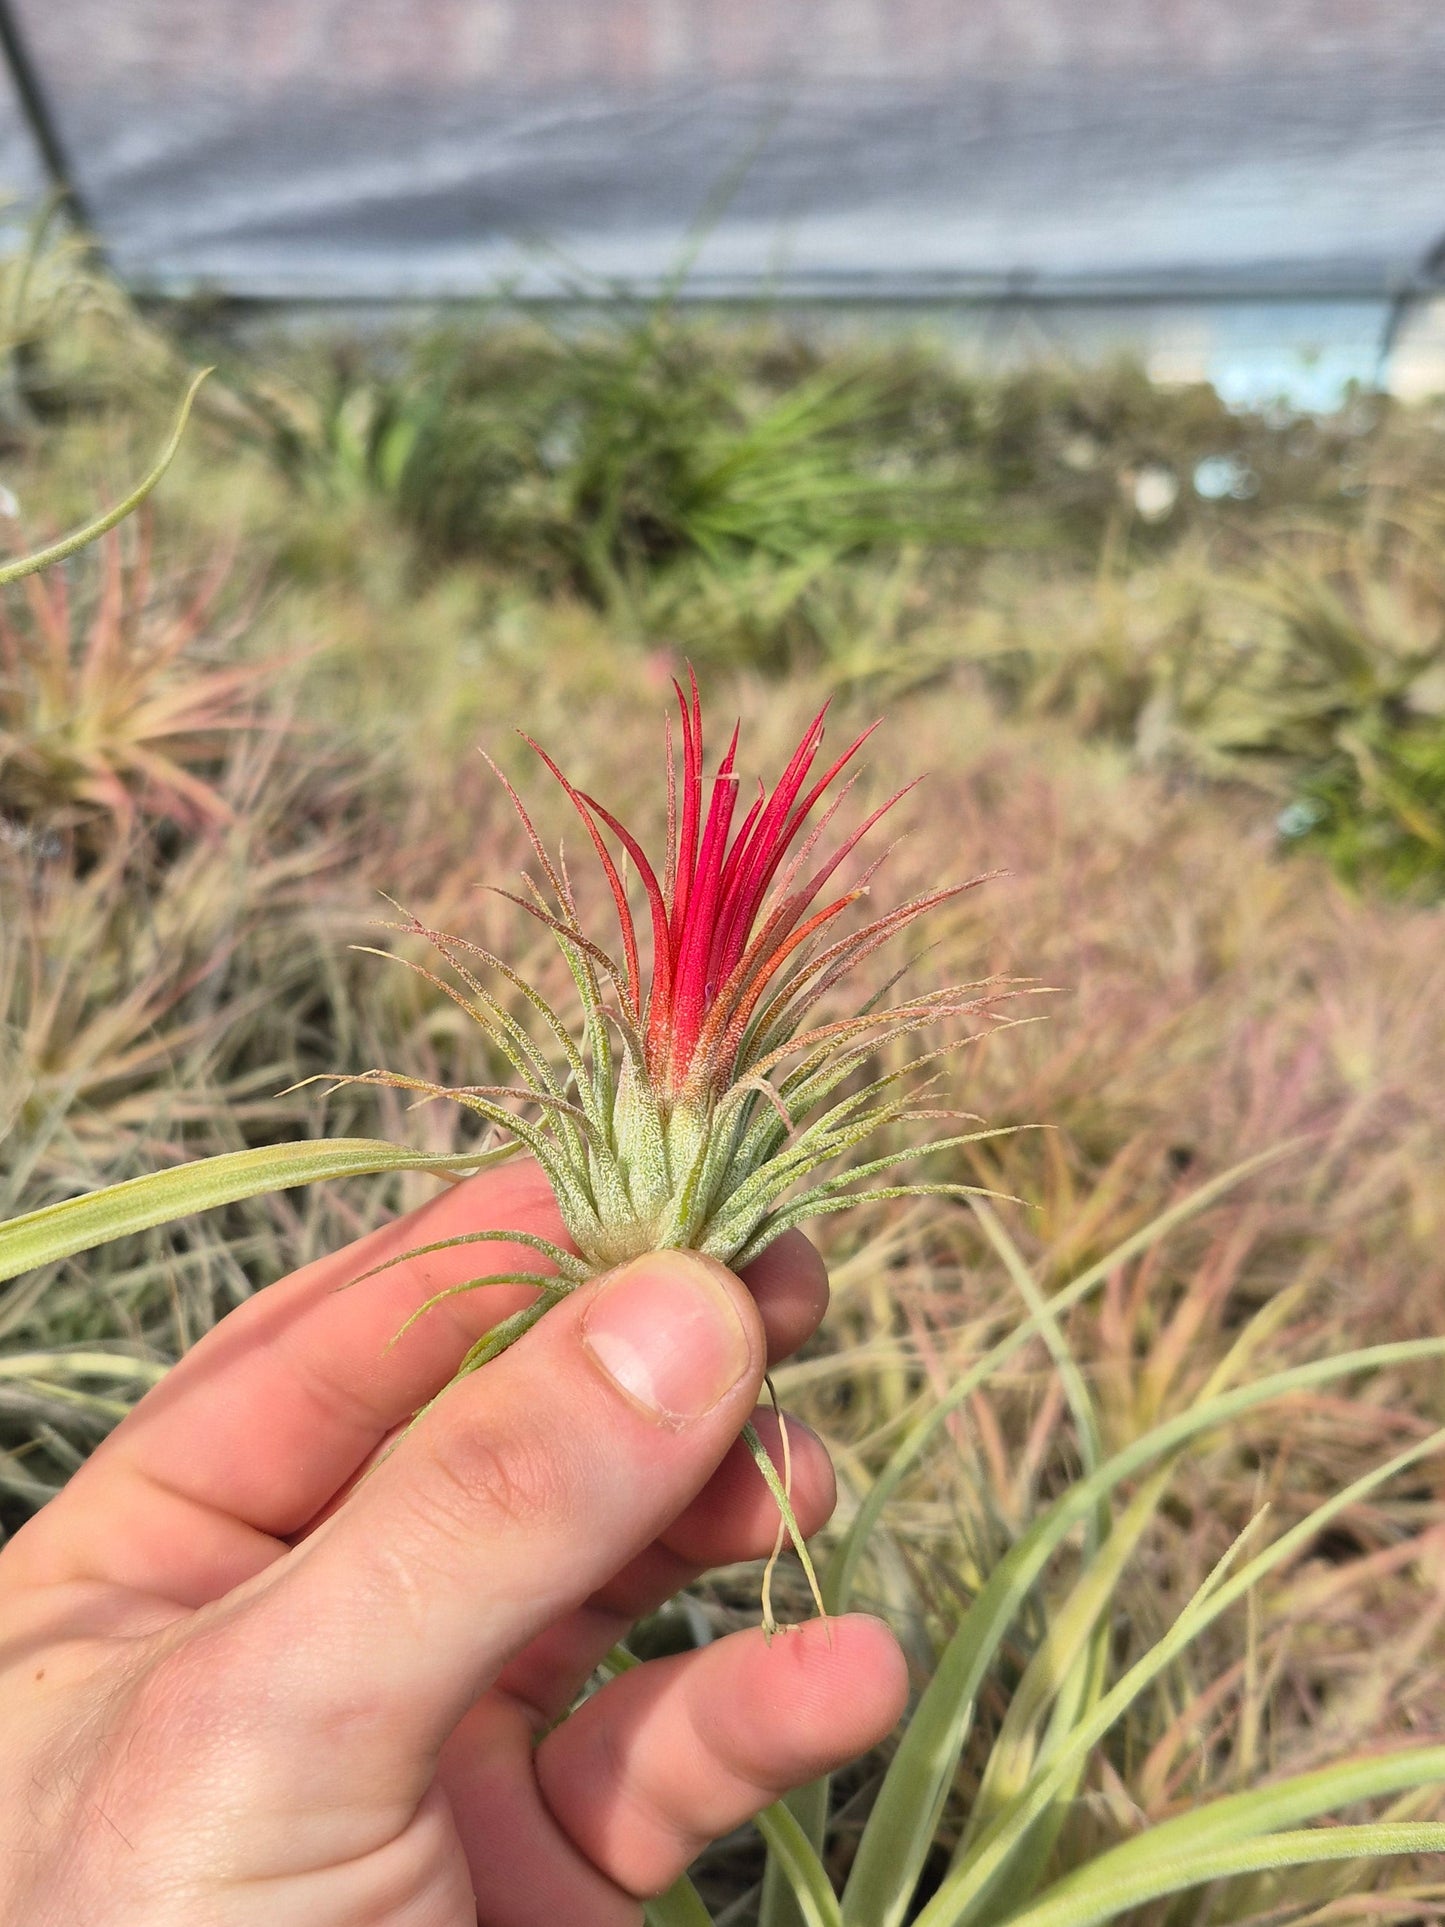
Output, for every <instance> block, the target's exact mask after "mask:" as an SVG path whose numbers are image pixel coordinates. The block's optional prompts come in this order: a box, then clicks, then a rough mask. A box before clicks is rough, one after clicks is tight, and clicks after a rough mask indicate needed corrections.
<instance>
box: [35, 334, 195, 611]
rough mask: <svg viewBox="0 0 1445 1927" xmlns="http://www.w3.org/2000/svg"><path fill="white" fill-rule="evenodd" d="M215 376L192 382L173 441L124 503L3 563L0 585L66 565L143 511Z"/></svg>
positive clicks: (169, 442)
mask: <svg viewBox="0 0 1445 1927" xmlns="http://www.w3.org/2000/svg"><path fill="white" fill-rule="evenodd" d="M212 372H213V371H212V370H211V369H209V368H203V369H202V370H201V372H200V373H199V374H198V375H196V376H195V377H194V378H193V380H192V382H191V385H190V387H189V388H188V389H187V390H186V393H185V398H184V399H183V400H182V402H181V412H180V413H179V414H178V415H177V416H176V425H175V427H174V428H173V429H172V430H171V433H170V439H169V440H168V441H167V443H166V445H165V447H164V448H163V449H162V450H161V452H160V454H159V456H158V457H157V459H156V464H155V467H154V468H153V469H152V470H151V471H150V473H149V474H148V475H147V476H146V477H145V478H144V479H143V480H142V481H140V482H138V483H137V484H136V486H135V487H134V488H133V489H132V490H131V492H130V494H129V495H127V496H126V498H125V500H124V501H123V502H117V503H116V505H115V507H114V508H110V509H107V510H106V511H105V514H104V515H100V516H97V517H96V519H95V521H93V522H87V523H86V525H85V527H84V528H80V529H72V531H71V532H70V534H69V535H63V536H62V537H61V538H60V540H59V541H58V542H52V543H50V545H49V546H48V547H47V548H43V549H37V550H36V551H35V553H34V554H33V555H21V556H17V557H16V559H15V560H14V561H13V562H3V563H0V585H3V584H4V583H7V582H18V581H19V580H20V578H21V576H23V575H34V573H35V571H36V570H37V569H48V568H49V567H50V565H51V563H52V562H63V561H64V560H65V558H66V556H68V555H74V554H75V552H76V550H77V549H83V548H84V547H85V546H86V545H87V543H90V542H94V541H97V540H98V539H99V538H100V537H101V536H102V535H105V534H107V533H108V532H109V531H110V530H111V529H113V528H114V527H115V525H116V523H117V522H123V521H124V520H125V518H126V517H127V516H128V515H129V514H130V512H131V510H132V509H137V508H139V507H140V505H141V503H142V502H143V501H144V500H145V498H146V497H147V496H148V495H149V494H150V492H151V490H152V489H153V488H154V487H155V485H156V483H157V482H158V481H159V480H160V479H161V477H162V475H164V474H165V472H166V470H167V469H168V468H169V467H170V465H171V463H172V462H173V461H174V460H175V454H176V450H177V449H178V448H179V447H180V445H181V436H182V435H184V433H185V432H186V423H187V421H188V420H189V419H190V413H191V404H192V402H193V401H194V400H195V399H196V391H197V389H198V388H199V387H200V385H201V383H202V382H203V381H204V380H205V379H206V376H207V375H209V374H211V373H212Z"/></svg>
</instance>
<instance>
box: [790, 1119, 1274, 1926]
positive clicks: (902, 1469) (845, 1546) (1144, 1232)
mask: <svg viewBox="0 0 1445 1927" xmlns="http://www.w3.org/2000/svg"><path fill="white" fill-rule="evenodd" d="M1299 1143H1300V1140H1298V1139H1293V1140H1291V1141H1290V1142H1289V1143H1286V1144H1282V1145H1277V1146H1275V1147H1274V1148H1272V1149H1271V1150H1268V1151H1264V1152H1260V1153H1259V1154H1257V1155H1256V1156H1254V1157H1251V1158H1245V1159H1244V1160H1242V1161H1241V1162H1240V1163H1239V1164H1236V1165H1233V1166H1232V1167H1231V1168H1230V1169H1229V1170H1227V1171H1222V1172H1220V1174H1219V1176H1218V1177H1215V1178H1211V1179H1210V1181H1209V1182H1208V1183H1207V1184H1203V1185H1200V1186H1199V1187H1198V1189H1197V1190H1195V1191H1191V1192H1190V1194H1189V1195H1188V1197H1185V1198H1181V1199H1180V1201H1179V1202H1178V1203H1177V1204H1174V1205H1170V1206H1169V1208H1168V1209H1167V1210H1165V1211H1162V1212H1160V1213H1159V1214H1158V1216H1157V1217H1154V1218H1152V1219H1150V1221H1149V1223H1148V1224H1146V1225H1143V1226H1141V1228H1140V1229H1139V1230H1138V1231H1135V1232H1133V1233H1131V1234H1130V1236H1129V1237H1127V1238H1125V1239H1123V1240H1122V1241H1121V1242H1120V1243H1119V1244H1118V1245H1116V1246H1115V1247H1114V1248H1113V1249H1112V1250H1111V1251H1109V1252H1107V1253H1106V1254H1105V1255H1104V1256H1103V1257H1102V1258H1100V1259H1099V1260H1098V1262H1097V1263H1095V1264H1092V1265H1090V1266H1089V1267H1088V1269H1087V1270H1086V1271H1083V1272H1081V1273H1080V1274H1079V1276H1078V1277H1077V1278H1075V1279H1073V1280H1072V1282H1071V1283H1069V1284H1068V1285H1066V1286H1065V1287H1064V1288H1063V1289H1062V1290H1060V1291H1058V1292H1055V1293H1053V1294H1052V1295H1051V1296H1050V1298H1049V1300H1048V1303H1049V1307H1050V1309H1051V1311H1052V1313H1053V1315H1054V1317H1055V1319H1057V1318H1058V1317H1059V1316H1061V1315H1062V1314H1063V1313H1064V1312H1066V1311H1068V1310H1069V1309H1071V1307H1072V1306H1074V1305H1076V1304H1078V1303H1079V1302H1080V1300H1081V1299H1083V1298H1085V1297H1087V1295H1088V1294H1089V1293H1090V1292H1091V1291H1093V1290H1095V1289H1096V1288H1097V1287H1098V1286H1099V1285H1101V1284H1102V1283H1103V1281H1104V1279H1105V1278H1106V1277H1107V1276H1108V1275H1109V1273H1110V1272H1111V1271H1113V1270H1114V1269H1115V1268H1116V1267H1117V1266H1119V1265H1122V1264H1125V1263H1127V1261H1128V1260H1129V1259H1130V1258H1132V1257H1134V1256H1136V1255H1137V1254H1138V1253H1139V1252H1141V1251H1146V1250H1148V1249H1149V1247H1150V1246H1151V1245H1153V1244H1156V1243H1157V1242H1158V1241H1159V1240H1160V1239H1161V1238H1163V1237H1165V1236H1166V1235H1167V1234H1168V1233H1169V1232H1170V1231H1172V1230H1174V1229H1175V1227H1176V1226H1178V1225H1180V1224H1183V1223H1185V1222H1186V1221H1187V1220H1188V1219H1190V1218H1192V1217H1194V1216H1195V1215H1196V1214H1197V1213H1198V1212H1200V1211H1202V1210H1204V1209H1205V1208H1206V1207H1207V1206H1208V1205H1210V1204H1212V1203H1214V1201H1215V1200H1216V1199H1217V1198H1220V1197H1223V1196H1224V1194H1225V1193H1226V1192H1228V1191H1230V1190H1232V1189H1233V1188H1234V1187H1235V1186H1236V1185H1238V1184H1241V1183H1242V1182H1243V1181H1244V1180H1245V1179H1246V1178H1249V1177H1252V1176H1253V1175H1254V1174H1255V1173H1256V1172H1258V1171H1262V1170H1264V1169H1266V1168H1267V1167H1268V1166H1269V1165H1271V1164H1274V1163H1277V1162H1278V1161H1279V1160H1280V1159H1281V1158H1283V1157H1286V1156H1288V1155H1289V1154H1290V1153H1291V1152H1292V1151H1294V1150H1297V1149H1298V1148H1299ZM1038 1332H1039V1321H1038V1319H1037V1318H1036V1317H1034V1316H1033V1315H1032V1314H1031V1315H1030V1316H1029V1317H1028V1318H1026V1319H1024V1320H1023V1321H1022V1322H1021V1323H1020V1324H1019V1325H1017V1326H1015V1328H1014V1329H1013V1331H1011V1332H1010V1333H1009V1334H1008V1336H1007V1337H1005V1338H1003V1339H1000V1341H999V1342H998V1344H996V1345H994V1346H993V1347H992V1348H991V1349H990V1350H989V1351H987V1352H985V1353H984V1355H983V1356H982V1358H980V1359H978V1360H977V1361H976V1362H975V1363H974V1364H973V1365H972V1366H971V1367H970V1368H969V1370H968V1371H967V1372H965V1374H964V1375H963V1377H962V1378H961V1379H960V1380H959V1382H958V1383H957V1384H956V1385H954V1386H953V1387H952V1388H951V1389H950V1390H949V1392H948V1394H947V1396H946V1397H945V1398H943V1399H941V1400H940V1401H939V1402H938V1404H937V1405H936V1406H934V1408H933V1409H932V1410H931V1411H930V1412H929V1413H928V1415H927V1416H926V1417H925V1418H923V1419H922V1420H921V1421H920V1422H919V1423H918V1424H917V1425H916V1426H914V1428H913V1430H912V1431H911V1432H909V1433H908V1434H907V1436H906V1437H905V1438H904V1439H903V1440H902V1441H901V1443H900V1444H899V1445H898V1447H897V1449H896V1450H895V1451H894V1453H893V1456H892V1457H891V1458H890V1459H889V1461H888V1463H887V1465H885V1466H884V1468H883V1470H882V1472H880V1473H879V1475H878V1477H877V1478H876V1479H875V1480H874V1481H873V1483H872V1485H871V1486H870V1487H869V1489H868V1491H867V1493H866V1494H865V1495H864V1497H863V1500H862V1502H861V1504H860V1505H859V1508H858V1512H857V1514H856V1516H855V1517H854V1519H853V1522H852V1524H851V1525H850V1526H849V1528H848V1531H847V1533H846V1534H845V1535H844V1537H843V1539H842V1540H841V1542H840V1543H839V1545H838V1547H837V1549H836V1551H835V1552H834V1554H833V1556H832V1558H831V1559H830V1560H829V1561H828V1564H827V1567H826V1569H825V1570H824V1573H823V1598H824V1601H825V1603H826V1604H827V1607H828V1611H829V1612H830V1613H843V1612H846V1611H847V1610H848V1607H849V1604H850V1602H851V1600H852V1596H853V1582H854V1579H855V1578H856V1576H857V1571H858V1566H859V1564H860V1563H861V1561H862V1557H863V1554H864V1552H865V1550H866V1548H867V1544H868V1540H869V1538H870V1537H871V1536H872V1534H873V1532H874V1530H875V1529H876V1527H877V1525H878V1522H879V1520H880V1519H881V1517H882V1515H883V1511H884V1508H885V1507H886V1505H887V1503H888V1501H889V1500H890V1499H891V1498H892V1496H893V1494H894V1493H895V1492H896V1491H897V1489H898V1487H899V1486H900V1485H901V1484H902V1483H903V1480H904V1479H905V1478H906V1477H907V1475H908V1473H909V1472H910V1471H911V1470H912V1468H913V1466H914V1464H915V1463H916V1462H917V1461H918V1459H919V1458H920V1457H921V1456H922V1454H923V1452H924V1451H925V1450H926V1448H927V1447H928V1445H929V1444H930V1443H931V1442H932V1440H933V1438H934V1436H935V1434H936V1433H938V1432H939V1431H940V1430H941V1429H942V1427H943V1425H944V1423H945V1422H946V1420H947V1419H948V1418H949V1416H950V1415H951V1414H952V1413H953V1412H954V1411H956V1410H957V1408H958V1407H959V1406H960V1405H962V1404H963V1403H964V1401H965V1400H966V1399H968V1398H969V1397H971V1396H972V1394H973V1393H974V1392H975V1391H976V1390H977V1388H978V1387H979V1386H980V1385H982V1384H984V1383H985V1382H986V1381H987V1380H988V1379H989V1378H990V1377H991V1376H992V1374H993V1373H994V1372H995V1371H996V1370H997V1369H998V1368H999V1367H1000V1366H1001V1365H1003V1364H1004V1363H1006V1361H1007V1360H1008V1359H1009V1358H1010V1357H1012V1355H1013V1354H1014V1353H1015V1352H1016V1351H1018V1350H1020V1349H1021V1348H1022V1347H1023V1346H1024V1345H1026V1344H1027V1343H1028V1342H1029V1340H1030V1339H1032V1338H1033V1337H1035V1336H1036V1335H1037V1334H1038ZM828 1789H829V1783H828V1781H827V1780H826V1779H823V1780H819V1781H817V1782H815V1783H814V1786H813V1787H812V1788H807V1789H804V1790H803V1793H802V1794H794V1795H792V1796H790V1798H791V1801H792V1803H793V1806H794V1809H795V1811H796V1812H797V1813H798V1814H799V1816H800V1817H801V1818H802V1820H803V1823H804V1825H805V1827H806V1828H807V1829H808V1831H809V1836H810V1838H811V1839H812V1841H813V1842H814V1844H815V1846H816V1845H817V1843H818V1842H820V1841H821V1839H822V1836H823V1829H824V1827H825V1825H826V1821H827V1812H828ZM803 1794H807V1795H809V1796H811V1797H808V1798H806V1799H805V1798H804V1797H803ZM790 1898H791V1896H790V1894H789V1893H788V1892H787V1891H786V1890H785V1889H783V1888H782V1886H781V1885H780V1883H778V1882H777V1881H773V1880H767V1881H765V1883H764V1909H763V1913H762V1915H761V1917H760V1927H797V1916H796V1913H795V1912H794V1911H793V1910H791V1909H790V1907H789V1905H788V1902H789V1900H790Z"/></svg>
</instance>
